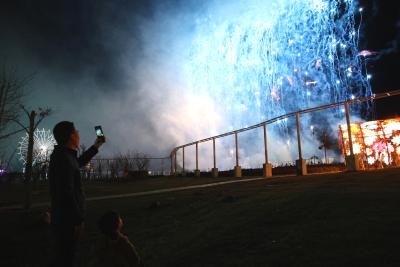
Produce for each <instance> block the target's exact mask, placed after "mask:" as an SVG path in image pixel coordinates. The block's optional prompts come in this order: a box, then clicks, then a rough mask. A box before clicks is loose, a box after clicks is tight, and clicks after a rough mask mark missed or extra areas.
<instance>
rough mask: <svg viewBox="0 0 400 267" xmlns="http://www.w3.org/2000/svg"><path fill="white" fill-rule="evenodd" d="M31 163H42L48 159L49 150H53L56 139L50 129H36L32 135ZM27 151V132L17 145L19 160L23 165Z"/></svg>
mask: <svg viewBox="0 0 400 267" xmlns="http://www.w3.org/2000/svg"><path fill="white" fill-rule="evenodd" d="M33 140H34V143H33V164H36V163H44V162H46V161H48V159H49V157H50V155H51V152H53V149H54V145H56V141H55V139H54V137H53V135H52V133H51V132H50V130H45V129H42V130H39V129H37V130H36V131H35V132H34V135H33ZM27 151H28V134H27V133H26V134H25V136H23V137H22V138H21V141H20V142H19V146H18V156H19V160H20V161H21V162H22V163H23V164H24V165H25V164H26V154H27Z"/></svg>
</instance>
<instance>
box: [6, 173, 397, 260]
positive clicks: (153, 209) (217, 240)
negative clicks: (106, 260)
mask: <svg viewBox="0 0 400 267" xmlns="http://www.w3.org/2000/svg"><path fill="white" fill-rule="evenodd" d="M164 179H167V178H164ZM174 179H177V178H173V179H172V180H171V181H175V180H174ZM230 179H233V178H230ZM180 180H181V181H185V182H186V184H185V185H189V184H190V185H191V184H193V182H190V181H189V180H182V178H180ZM211 180H212V179H211ZM176 181H178V179H177V180H176ZM191 181H195V178H193V180H191ZM153 182H155V186H154V188H153V187H152V186H151V181H150V180H149V181H148V185H146V186H148V187H145V188H148V189H149V190H150V189H158V188H160V186H161V185H160V184H158V185H157V181H155V180H154V181H153ZM158 183H161V184H162V185H163V187H161V188H165V187H164V184H165V183H164V182H158ZM183 183H184V182H183ZM188 183H189V184H188ZM171 184H173V185H175V186H176V185H178V186H182V185H183V184H179V183H177V184H174V182H172V183H171ZM130 186H131V187H134V186H133V184H125V185H114V186H110V187H109V190H110V192H109V193H112V192H115V193H117V194H118V193H121V190H122V191H123V190H125V188H123V187H126V189H127V188H128V187H130ZM157 186H158V187H157ZM113 189H114V190H115V191H114V190H113ZM88 190H94V189H93V188H92V189H90V188H89V187H88ZM102 192H103V191H102ZM123 192H125V191H123ZM87 204H88V214H87V220H86V234H85V236H84V238H83V240H82V248H81V261H82V263H83V266H85V262H87V261H88V258H89V257H90V256H89V255H90V254H89V251H90V247H91V246H92V245H93V243H94V242H95V241H96V240H97V239H98V237H99V234H98V231H97V229H96V226H95V222H96V220H97V218H98V217H99V216H100V215H101V214H102V213H103V212H104V211H106V210H108V209H115V210H117V211H119V212H120V213H121V215H122V216H123V219H124V221H125V229H124V232H125V233H126V234H127V235H128V236H129V237H130V239H131V240H132V241H133V242H134V244H135V245H136V246H137V248H138V250H139V252H140V254H141V256H142V258H143V260H144V262H145V264H146V266H400V253H399V252H398V251H399V248H400V208H399V207H400V169H390V170H380V171H371V172H359V173H339V174H329V175H313V176H305V177H278V178H273V179H266V180H260V181H252V182H247V183H236V184H228V185H221V186H217V187H210V188H204V189H193V190H188V191H180V192H171V193H163V194H157V195H148V196H140V197H131V198H121V199H109V200H99V201H89V202H88V203H87ZM42 210H43V209H42V208H37V209H33V210H32V211H31V212H30V213H26V212H22V211H18V210H8V211H4V210H3V211H1V212H0V226H1V228H0V251H1V260H0V266H3V265H4V266H45V262H46V257H47V256H46V255H47V254H48V250H49V245H48V235H49V233H48V228H47V227H46V226H43V225H40V224H39V223H38V221H39V217H40V213H41V212H42Z"/></svg>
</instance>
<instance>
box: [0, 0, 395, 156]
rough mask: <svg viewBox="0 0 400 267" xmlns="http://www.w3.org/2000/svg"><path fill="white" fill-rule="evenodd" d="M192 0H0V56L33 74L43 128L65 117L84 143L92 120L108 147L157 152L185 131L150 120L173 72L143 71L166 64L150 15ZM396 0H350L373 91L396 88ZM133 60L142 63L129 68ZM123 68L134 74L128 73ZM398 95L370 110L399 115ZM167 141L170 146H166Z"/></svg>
mask: <svg viewBox="0 0 400 267" xmlns="http://www.w3.org/2000/svg"><path fill="white" fill-rule="evenodd" d="M202 2H203V1H201V0H197V1H196V0H189V1H185V0H168V1H162V0H147V1H145V0H142V1H139V0H136V1H128V0H113V1H109V0H85V1H83V0H58V1H54V0H36V1H33V0H31V1H29V0H2V1H1V2H0V32H1V39H0V40H1V41H0V61H2V62H5V64H6V65H10V66H13V67H16V68H17V69H18V71H19V72H20V73H21V75H29V74H32V73H35V79H34V80H33V81H32V82H31V83H30V84H29V90H33V92H34V93H32V94H31V95H30V96H29V102H30V105H31V106H32V107H35V106H50V107H52V108H53V109H55V114H54V115H53V116H52V117H51V118H49V119H48V120H46V122H45V123H44V124H43V127H47V128H51V127H52V125H54V123H55V122H57V121H60V120H65V119H66V120H72V121H74V122H76V124H77V125H78V127H79V128H80V129H81V132H83V142H84V143H87V144H88V143H90V142H91V141H92V140H91V138H92V134H93V133H92V131H93V129H92V126H94V125H95V124H102V125H103V127H104V130H105V132H106V134H108V135H109V136H114V140H113V139H112V138H110V139H111V140H110V146H109V152H110V153H116V152H117V151H118V149H120V148H121V147H124V144H129V145H128V146H127V147H128V148H129V149H138V150H147V149H148V148H149V144H151V145H150V151H149V152H150V153H153V154H167V153H166V151H167V150H166V149H168V148H170V147H172V146H173V145H175V143H176V142H180V140H181V139H185V136H180V138H176V139H173V140H171V139H165V138H164V137H165V135H166V132H169V133H168V134H170V135H173V134H171V133H170V132H171V131H173V129H168V130H166V127H168V125H159V124H160V123H159V120H162V116H160V115H159V114H163V111H165V109H171V108H174V106H168V107H165V108H164V109H158V108H157V107H155V106H154V103H156V102H157V101H158V102H160V101H161V102H162V101H164V102H168V101H167V100H166V99H167V98H171V96H169V95H167V94H166V92H170V91H163V90H164V89H163V88H164V87H165V86H164V85H165V84H164V83H167V82H166V81H165V79H171V80H172V81H171V80H169V81H168V83H169V84H171V83H172V84H173V83H174V82H175V81H174V79H173V78H171V77H173V71H172V72H171V73H172V75H171V73H169V75H168V76H167V75H166V76H165V77H167V78H165V77H160V78H159V80H157V78H154V76H152V74H154V73H152V71H153V69H152V66H157V65H160V64H166V68H167V69H173V62H172V63H165V62H162V58H161V59H159V60H160V61H157V60H154V59H153V58H152V57H151V55H152V54H154V53H159V52H160V51H159V50H162V49H164V48H163V47H164V46H163V45H160V44H157V45H155V44H153V41H154V40H153V39H152V38H151V33H152V32H158V34H159V35H161V36H162V34H163V32H164V31H165V32H168V31H166V28H167V27H170V28H172V27H174V26H175V25H169V24H168V23H165V24H168V25H164V24H163V22H159V20H160V19H159V17H160V16H161V17H162V16H164V14H166V13H168V16H171V17H173V16H175V15H177V16H178V13H176V14H175V12H176V10H180V12H179V14H183V13H184V12H182V10H185V9H188V12H197V10H191V8H190V6H192V7H193V6H196V9H200V8H201V6H202ZM397 2H398V1H392V0H381V1H377V0H374V1H367V0H364V1H361V2H360V6H363V7H364V8H365V11H364V22H363V24H362V25H363V26H362V33H363V36H362V38H361V42H360V50H363V49H368V50H372V51H377V52H379V59H377V60H374V61H370V62H369V70H370V72H371V73H372V75H373V79H372V88H373V91H374V92H375V93H379V92H383V91H389V90H395V89H400V75H399V73H398V71H399V69H400V68H399V67H400V53H399V41H400V8H399V4H398V3H397ZM157 21H158V22H157ZM166 21H167V20H166ZM178 26H179V27H184V26H183V25H178ZM189 26H190V25H189ZM189 26H188V27H189ZM165 35H168V34H167V33H165ZM169 38H170V36H163V38H161V39H160V40H161V41H165V42H166V43H165V49H168V39H169ZM161 52H162V51H161ZM138 61H140V62H146V64H145V65H141V67H140V69H138V66H137V62H138ZM168 64H170V65H171V66H170V65H168ZM133 72H135V73H136V74H135V75H132V73H133ZM158 74H159V73H158ZM146 75H148V77H149V79H153V80H152V82H153V83H152V84H151V86H152V87H158V90H154V91H151V92H150V93H148V94H150V95H151V96H150V99H148V98H147V100H143V98H142V96H143V93H146V90H148V88H147V87H146V84H143V83H141V82H140V81H138V79H139V78H138V77H141V76H146ZM157 76H160V75H157ZM154 79H155V81H154ZM149 90H150V89H149ZM127 91H129V92H130V93H129V94H127ZM168 94H170V93H168ZM173 100H174V99H173ZM170 102H171V101H170ZM398 102H399V98H395V99H392V100H390V101H385V102H381V103H380V104H377V107H376V116H377V117H378V118H381V117H385V116H394V115H395V114H399V113H400V111H399V107H398V105H397V103H398ZM171 103H175V102H174V101H172V102H171ZM382 103H383V104H382ZM171 105H172V104H171ZM154 114H158V115H154ZM155 116H156V117H155ZM88 122H90V123H91V125H88ZM149 122H151V123H149ZM132 129H133V130H132ZM82 130H83V131H82ZM146 133H152V134H151V135H148V134H146ZM146 138H147V139H148V140H146ZM191 139H192V138H191ZM153 140H158V141H159V142H161V143H164V144H163V145H160V144H158V143H157V142H154V141H153ZM167 142H169V143H170V144H171V145H166V144H165V143H167ZM113 144H114V145H117V144H118V145H117V146H114V147H116V148H115V150H113V149H111V148H110V147H113ZM121 144H122V145H121ZM127 147H126V146H125V147H124V148H127Z"/></svg>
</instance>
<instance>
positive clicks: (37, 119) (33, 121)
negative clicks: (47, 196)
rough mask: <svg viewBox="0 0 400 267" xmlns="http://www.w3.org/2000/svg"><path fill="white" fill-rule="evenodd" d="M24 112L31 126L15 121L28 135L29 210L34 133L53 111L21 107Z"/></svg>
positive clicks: (27, 188)
mask: <svg viewBox="0 0 400 267" xmlns="http://www.w3.org/2000/svg"><path fill="white" fill-rule="evenodd" d="M20 107H21V109H22V110H23V111H24V113H25V115H26V116H27V117H28V119H29V125H28V126H25V125H24V124H23V123H22V122H21V121H20V120H18V119H13V120H12V121H14V122H15V123H16V124H18V125H19V126H20V127H21V129H22V130H23V131H25V132H26V133H27V134H28V151H27V154H26V164H25V177H24V178H25V179H24V182H25V185H26V196H25V208H26V209H29V208H30V207H31V195H32V163H33V145H34V138H33V135H34V132H35V130H36V129H37V127H38V126H39V124H40V123H41V122H42V121H43V120H44V118H46V117H48V116H49V115H50V114H51V113H52V111H51V109H50V108H46V109H43V108H38V109H37V110H31V111H28V110H27V109H26V108H25V107H24V106H20Z"/></svg>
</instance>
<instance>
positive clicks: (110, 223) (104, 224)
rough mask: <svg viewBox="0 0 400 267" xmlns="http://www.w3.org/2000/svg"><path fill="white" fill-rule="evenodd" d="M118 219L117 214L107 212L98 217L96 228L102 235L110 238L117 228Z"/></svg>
mask: <svg viewBox="0 0 400 267" xmlns="http://www.w3.org/2000/svg"><path fill="white" fill-rule="evenodd" d="M119 218H120V216H119V214H118V212H116V211H107V212H106V213H104V214H103V216H101V217H100V219H99V221H98V222H97V226H98V227H99V229H100V231H101V232H102V233H103V234H105V235H107V236H112V234H114V233H115V231H116V230H117V228H118V223H119Z"/></svg>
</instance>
